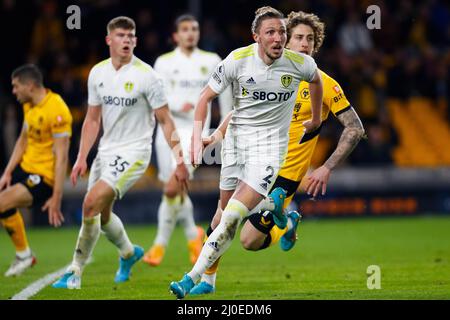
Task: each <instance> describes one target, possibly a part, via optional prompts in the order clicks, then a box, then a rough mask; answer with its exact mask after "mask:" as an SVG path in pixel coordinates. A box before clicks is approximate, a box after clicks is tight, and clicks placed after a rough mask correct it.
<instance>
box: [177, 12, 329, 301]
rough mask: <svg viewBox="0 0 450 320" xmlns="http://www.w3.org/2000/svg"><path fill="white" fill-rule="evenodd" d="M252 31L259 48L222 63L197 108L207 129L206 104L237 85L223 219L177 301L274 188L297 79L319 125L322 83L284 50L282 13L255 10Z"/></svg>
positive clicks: (197, 136) (278, 211)
mask: <svg viewBox="0 0 450 320" xmlns="http://www.w3.org/2000/svg"><path fill="white" fill-rule="evenodd" d="M252 32H253V38H254V40H255V42H256V43H254V44H252V45H250V46H248V47H245V48H240V49H237V50H234V51H233V52H231V54H230V55H228V57H227V58H226V59H225V60H224V61H223V62H221V63H220V64H219V65H218V67H217V68H216V71H215V73H214V74H213V76H212V78H211V79H210V81H209V83H208V86H207V87H206V88H205V90H204V91H203V92H202V95H201V97H200V100H199V103H198V104H197V106H196V109H195V120H196V121H198V122H199V123H202V121H203V120H204V119H205V117H206V112H207V108H206V104H207V102H208V101H210V100H211V99H212V98H214V97H215V96H216V95H217V94H219V93H221V92H222V91H223V90H224V89H225V88H226V87H227V86H228V85H230V84H231V85H232V87H233V96H234V112H233V114H232V118H231V121H230V124H229V126H228V131H227V133H226V135H225V139H224V141H223V146H222V170H221V177H220V199H221V206H222V208H224V210H223V214H222V218H221V220H220V223H219V225H218V226H217V227H216V228H215V229H214V231H213V232H212V234H211V235H210V236H209V238H208V241H207V242H206V243H205V245H204V246H203V248H202V251H201V253H200V256H199V258H198V260H197V263H196V264H195V265H194V267H193V269H192V270H191V271H190V272H188V273H187V274H186V275H185V276H184V277H183V278H182V280H180V281H178V282H172V283H171V284H170V290H171V291H172V293H174V294H175V295H176V296H177V298H178V299H181V298H184V297H185V296H186V294H188V293H189V291H190V290H191V289H192V288H193V287H194V285H195V283H196V282H197V281H198V280H199V279H200V277H201V275H202V274H203V273H204V272H205V270H206V269H207V268H209V267H210V266H211V265H212V264H213V263H214V262H215V261H216V259H217V258H218V257H220V256H221V255H222V254H223V253H224V252H225V251H226V250H227V249H228V247H229V246H230V244H231V241H232V240H233V238H234V236H235V233H236V230H237V227H238V226H239V223H240V222H241V221H242V219H243V218H244V217H246V216H247V215H248V214H249V211H251V210H252V209H253V208H254V207H256V206H257V205H258V204H259V203H260V202H261V201H262V200H263V199H264V197H265V196H266V195H267V192H268V190H270V188H271V185H272V184H273V182H274V181H275V179H276V176H277V174H278V171H279V169H280V166H281V165H282V163H283V161H284V156H285V153H286V150H287V145H288V139H289V136H288V131H289V126H290V120H291V117H292V112H293V108H294V102H295V98H296V95H297V90H298V85H299V83H300V81H306V82H309V83H310V86H309V90H310V96H311V103H312V119H311V120H310V121H309V122H308V123H305V124H304V125H305V127H306V130H308V131H311V130H314V129H315V128H317V127H318V126H319V125H320V114H321V106H322V95H323V88H322V80H321V78H320V75H319V73H318V71H317V66H316V63H315V62H314V60H313V58H311V57H309V56H307V55H304V54H298V53H295V52H293V51H290V50H287V49H284V45H285V43H286V26H285V23H284V21H283V14H282V13H280V12H279V11H278V10H275V9H273V8H271V7H263V8H260V9H258V10H257V11H256V16H255V19H254V20H253V24H252ZM201 139H202V138H201V126H194V132H193V136H192V148H191V150H192V152H191V155H190V156H191V160H192V161H193V163H199V161H200V158H201V154H202V140H201ZM275 190H277V189H275ZM275 190H274V192H275ZM274 192H273V193H274ZM273 193H272V194H273ZM272 199H273V200H274V202H275V203H274V204H275V205H274V206H273V213H274V216H275V215H282V208H281V207H282V204H283V202H284V192H279V194H277V196H273V198H272ZM269 210H271V211H272V209H269ZM275 222H276V221H275Z"/></svg>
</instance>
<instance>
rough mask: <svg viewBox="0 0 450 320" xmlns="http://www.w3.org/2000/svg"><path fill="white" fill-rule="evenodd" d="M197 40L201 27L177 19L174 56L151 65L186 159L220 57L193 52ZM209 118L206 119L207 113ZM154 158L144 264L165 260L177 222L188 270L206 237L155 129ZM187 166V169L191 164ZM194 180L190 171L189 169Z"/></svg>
mask: <svg viewBox="0 0 450 320" xmlns="http://www.w3.org/2000/svg"><path fill="white" fill-rule="evenodd" d="M199 38H200V29H199V23H198V21H197V20H196V18H195V17H193V16H192V15H187V14H186V15H181V16H179V17H178V18H177V19H176V20H175V24H174V33H173V40H174V41H175V43H176V44H177V47H176V48H175V50H173V51H171V52H168V53H166V54H163V55H161V56H160V57H159V58H158V59H157V60H156V62H155V66H154V67H155V71H156V72H157V73H158V74H159V75H160V76H161V78H162V79H163V81H164V87H165V90H166V96H167V100H168V102H169V108H170V110H171V113H172V116H173V119H174V121H175V125H176V127H177V131H178V133H179V134H180V139H181V146H182V148H183V152H184V154H185V155H186V156H187V157H189V156H188V154H189V153H188V148H189V144H190V137H191V134H192V127H193V123H194V107H195V105H196V104H197V102H198V99H199V97H200V93H201V90H202V89H203V88H204V87H205V86H206V85H207V84H208V80H209V78H210V76H211V74H212V73H213V71H214V69H215V67H216V66H217V64H218V63H219V62H220V61H221V59H220V57H219V56H218V55H217V54H215V53H212V52H207V51H203V50H200V49H199V48H198V47H197V44H198V41H199ZM219 102H220V106H221V113H222V114H226V113H227V110H224V108H228V109H231V89H230V88H229V89H227V90H225V92H223V93H222V94H221V95H220V96H219ZM208 114H209V113H208ZM209 123H210V119H209V116H208V117H207V119H206V121H205V126H204V132H205V133H206V134H208V130H209ZM155 147H156V156H157V160H158V171H159V174H158V178H159V179H160V180H161V181H162V182H164V190H163V197H162V200H161V204H160V206H159V209H158V231H157V235H156V238H155V240H154V242H153V245H152V247H151V248H150V250H149V251H148V252H147V253H146V254H145V255H144V258H143V261H144V262H146V263H148V264H149V265H151V266H158V265H159V264H160V263H161V261H162V259H163V257H164V254H165V251H166V248H167V245H168V242H169V239H170V237H171V235H172V232H173V230H174V227H175V225H176V223H177V222H180V223H181V225H182V226H183V228H184V233H185V235H186V238H187V241H188V243H187V245H188V250H189V258H190V261H191V263H192V264H194V263H195V261H196V260H197V257H198V255H199V254H200V250H201V248H202V242H203V237H204V231H203V229H202V228H201V227H199V226H198V227H197V226H196V225H195V222H194V210H193V205H192V202H191V199H190V198H189V196H188V194H187V193H185V192H183V190H181V189H180V188H179V187H178V184H177V182H176V179H175V176H174V170H175V167H176V162H175V158H174V157H173V156H172V151H171V150H170V148H169V146H168V145H167V142H166V141H165V139H164V133H163V131H162V130H161V127H158V129H157V134H156V139H155ZM185 163H189V158H187V159H186V161H185ZM187 167H188V169H189V172H190V177H191V178H192V174H193V167H192V166H191V165H190V164H188V165H187Z"/></svg>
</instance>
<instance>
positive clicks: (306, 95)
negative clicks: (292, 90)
mask: <svg viewBox="0 0 450 320" xmlns="http://www.w3.org/2000/svg"><path fill="white" fill-rule="evenodd" d="M300 96H301V97H302V99H304V100H308V99H309V89H308V88H304V89H303V90H302V91H301V92H300Z"/></svg>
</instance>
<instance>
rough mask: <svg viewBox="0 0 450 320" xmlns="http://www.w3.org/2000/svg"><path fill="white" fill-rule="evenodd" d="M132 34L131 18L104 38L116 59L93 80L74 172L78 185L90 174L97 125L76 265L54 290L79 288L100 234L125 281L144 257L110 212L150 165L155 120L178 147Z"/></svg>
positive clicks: (183, 171)
mask: <svg viewBox="0 0 450 320" xmlns="http://www.w3.org/2000/svg"><path fill="white" fill-rule="evenodd" d="M135 30H136V26H135V23H134V21H133V20H132V19H130V18H128V17H117V18H114V19H112V20H111V21H110V22H109V23H108V26H107V33H108V34H107V36H106V43H107V45H108V46H109V51H110V56H111V57H110V58H109V59H107V60H105V61H103V62H100V63H98V64H97V65H95V66H94V67H93V68H92V70H91V72H90V74H89V79H88V95H89V97H88V104H89V108H88V112H87V115H86V118H85V120H84V124H83V129H82V133H81V141H80V150H79V153H78V158H77V161H76V163H75V165H74V167H73V169H72V174H71V179H72V183H73V184H76V182H77V178H78V176H79V175H84V174H85V173H86V171H87V164H86V158H87V156H88V153H89V151H90V149H91V148H92V145H93V144H94V142H95V140H96V138H97V135H98V132H99V129H100V125H102V126H103V136H102V138H101V140H100V144H99V147H98V153H97V156H96V158H95V160H94V162H93V164H92V167H91V171H90V175H89V184H88V192H87V194H86V196H85V198H84V202H83V221H82V226H81V230H80V233H79V235H78V240H77V244H76V248H75V253H74V256H73V261H72V263H71V265H70V266H69V267H68V269H67V271H66V273H65V274H64V275H63V276H62V277H61V278H60V279H59V280H58V281H57V282H55V283H54V284H53V287H54V288H68V289H73V288H76V289H79V288H80V287H81V273H82V271H83V268H84V266H85V265H86V262H87V260H88V258H89V257H90V255H91V253H92V251H93V249H94V246H95V244H96V242H97V240H98V238H99V236H100V231H103V233H104V234H105V235H106V237H107V238H108V240H109V241H111V242H112V243H113V244H114V245H115V246H116V247H117V248H118V249H119V253H120V265H119V270H118V271H117V273H116V276H115V279H114V280H115V282H124V281H127V280H128V279H129V277H130V269H131V267H132V266H133V265H134V264H135V263H136V262H137V261H138V260H140V259H141V258H142V256H143V255H144V250H143V249H142V248H141V247H139V246H137V245H133V244H132V243H131V242H130V240H129V238H128V235H127V233H126V231H125V229H124V226H123V224H122V222H121V220H120V219H119V217H118V216H117V215H115V214H114V213H113V212H112V208H113V204H114V200H115V199H116V198H119V199H120V198H122V197H123V196H124V194H125V193H126V192H127V191H128V189H129V188H130V187H131V186H132V185H133V184H134V183H135V182H136V181H137V180H138V179H139V177H140V176H141V175H142V174H143V173H144V172H145V170H146V168H147V166H148V163H149V161H150V156H151V142H152V134H153V130H154V127H155V117H156V119H157V120H158V122H159V123H160V125H161V126H162V128H163V131H164V135H165V137H166V140H167V142H168V143H169V144H170V146H171V148H172V149H174V148H175V147H176V146H177V139H171V138H172V137H175V138H177V133H176V129H175V125H174V123H173V120H172V118H171V115H170V111H169V108H168V106H167V100H166V97H165V94H164V91H163V87H162V83H161V80H160V79H159V77H158V76H157V74H156V72H155V71H154V70H153V69H152V68H151V67H150V66H149V65H148V64H146V63H145V62H143V61H142V60H140V59H138V58H137V57H135V56H134V55H133V50H134V48H135V46H136V35H135ZM178 140H179V139H178ZM182 157H183V154H182V152H178V153H177V154H176V159H177V167H176V169H175V176H176V179H177V181H178V183H179V184H180V185H182V186H183V187H186V180H187V178H188V171H187V168H186V166H185V165H184V163H183V158H182Z"/></svg>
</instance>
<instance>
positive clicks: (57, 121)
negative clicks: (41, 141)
mask: <svg viewBox="0 0 450 320" xmlns="http://www.w3.org/2000/svg"><path fill="white" fill-rule="evenodd" d="M53 110H54V111H53V112H52V115H51V119H50V125H51V130H52V135H53V138H61V137H70V136H72V114H71V113H70V110H69V107H67V105H66V103H65V102H64V101H63V100H62V98H58V99H57V102H56V105H55V107H54V109H53Z"/></svg>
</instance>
